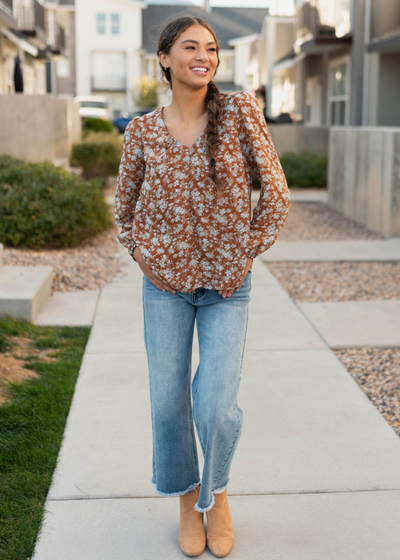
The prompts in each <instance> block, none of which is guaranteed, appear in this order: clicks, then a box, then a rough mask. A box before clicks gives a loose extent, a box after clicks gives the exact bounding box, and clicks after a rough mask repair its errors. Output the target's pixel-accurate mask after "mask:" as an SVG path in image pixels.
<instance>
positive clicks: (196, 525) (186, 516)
mask: <svg viewBox="0 0 400 560" xmlns="http://www.w3.org/2000/svg"><path fill="white" fill-rule="evenodd" d="M198 500H199V488H196V490H193V491H192V492H187V493H186V494H183V496H179V501H180V516H181V517H180V523H179V537H178V542H179V546H180V547H181V550H182V552H183V553H184V554H186V556H198V555H199V554H201V553H202V552H203V550H204V549H205V547H206V534H205V532H204V524H203V516H204V514H203V513H201V512H200V511H197V510H195V509H194V504H195V503H197V502H198Z"/></svg>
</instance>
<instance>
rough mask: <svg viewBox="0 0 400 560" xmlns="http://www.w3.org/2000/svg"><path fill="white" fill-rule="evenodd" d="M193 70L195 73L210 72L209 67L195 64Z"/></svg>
mask: <svg viewBox="0 0 400 560" xmlns="http://www.w3.org/2000/svg"><path fill="white" fill-rule="evenodd" d="M191 70H192V72H194V73H195V74H207V72H208V68H202V67H201V66H194V67H193V68H191Z"/></svg>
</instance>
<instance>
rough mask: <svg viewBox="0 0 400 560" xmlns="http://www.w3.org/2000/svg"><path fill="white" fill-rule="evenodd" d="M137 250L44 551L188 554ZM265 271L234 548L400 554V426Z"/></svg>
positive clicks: (113, 290)
mask: <svg viewBox="0 0 400 560" xmlns="http://www.w3.org/2000/svg"><path fill="white" fill-rule="evenodd" d="M124 259H127V263H128V264H129V273H128V275H127V276H126V277H125V278H120V279H118V280H115V281H114V282H113V284H111V285H109V286H108V287H107V288H105V289H103V290H102V292H101V295H100V300H99V303H98V306H97V311H96V315H95V320H94V325H93V328H92V332H91V335H90V338H89V341H88V345H87V348H86V351H85V354H84V358H83V362H82V366H81V371H80V375H79V378H78V381H77V385H76V390H75V394H74V398H73V402H72V406H71V410H70V414H69V416H68V420H67V425H66V430H65V434H64V436H65V437H64V440H63V444H62V448H61V450H60V454H59V459H58V464H57V468H56V471H55V473H54V476H53V481H52V485H51V488H50V491H49V494H48V496H47V500H46V505H45V510H46V515H45V524H44V527H43V530H42V532H41V535H40V537H39V541H38V543H37V546H36V550H35V554H34V556H33V560H54V558H57V560H82V559H85V560H103V559H104V560H110V559H117V560H128V559H129V560H132V559H138V560H139V559H140V560H155V559H158V558H168V559H171V560H173V559H179V558H180V559H182V558H185V556H184V555H183V553H182V552H181V551H180V549H179V546H178V543H177V537H178V530H179V500H178V498H163V497H160V496H157V495H156V494H155V493H154V491H153V487H152V485H151V483H150V477H151V452H152V438H151V417H150V400H149V387H148V377H147V359H146V354H145V349H144V341H143V317H142V299H141V286H142V273H141V271H140V268H139V267H138V266H137V265H136V264H135V263H133V261H132V260H131V259H130V257H129V255H127V254H126V255H125V254H124ZM252 282H253V287H252V292H251V303H250V321H249V328H248V338H247V343H246V352H245V357H244V362H243V375H242V382H241V388H240V393H239V406H240V407H241V408H242V409H243V412H244V424H243V432H242V437H241V440H240V442H239V446H238V449H237V452H236V455H235V459H234V461H233V466H232V470H231V478H230V483H229V485H228V493H229V496H230V498H229V501H230V505H231V511H232V517H233V523H234V529H235V546H234V548H233V551H232V553H231V554H230V555H229V558H232V560H234V559H240V560H243V559H244V558H246V560H256V559H257V560H264V559H265V558H268V559H269V560H314V559H315V560H322V559H328V558H329V560H336V559H337V560H356V559H357V560H361V559H362V560H377V559H379V560H398V557H399V551H400V532H399V531H398V527H399V525H400V438H398V436H397V435H396V434H395V432H394V431H393V430H392V428H391V427H390V426H389V425H388V424H387V423H386V421H385V420H384V418H383V417H382V416H381V415H380V414H379V412H378V411H377V409H376V408H375V407H374V406H373V404H372V403H371V402H370V401H369V400H368V398H367V397H366V396H365V395H364V393H363V392H362V391H361V389H360V388H359V387H358V385H357V384H356V382H355V381H354V380H353V379H352V377H351V376H350V375H349V374H348V373H347V371H346V370H345V369H344V367H343V366H342V365H341V363H340V362H339V361H338V360H337V359H336V357H335V356H334V354H333V353H332V352H331V350H330V349H329V348H328V347H327V346H326V344H325V342H324V341H323V340H322V338H321V337H320V336H319V335H318V333H317V332H316V331H315V330H314V328H313V327H312V326H311V325H310V323H309V322H308V321H307V320H306V318H305V317H304V316H303V315H302V313H301V312H300V310H299V309H298V308H297V307H296V305H294V304H293V302H292V301H291V300H290V298H289V297H288V295H287V294H286V292H285V291H284V290H283V289H282V288H281V287H280V286H279V285H278V283H277V282H276V281H275V279H274V278H273V277H272V275H271V274H269V272H268V270H267V269H266V267H265V265H263V263H262V262H261V261H260V259H256V260H255V262H254V265H253V276H252ZM196 338H197V334H196V333H195V344H194V355H193V363H192V366H193V370H192V371H193V373H194V371H195V369H196V367H197V363H198V359H199V356H198V344H197V340H196ZM199 457H200V458H202V455H201V451H200V447H199ZM201 463H202V461H201ZM201 466H202V465H201ZM202 557H204V558H213V556H212V555H211V553H210V552H209V551H208V549H206V551H205V552H204V554H203V555H202Z"/></svg>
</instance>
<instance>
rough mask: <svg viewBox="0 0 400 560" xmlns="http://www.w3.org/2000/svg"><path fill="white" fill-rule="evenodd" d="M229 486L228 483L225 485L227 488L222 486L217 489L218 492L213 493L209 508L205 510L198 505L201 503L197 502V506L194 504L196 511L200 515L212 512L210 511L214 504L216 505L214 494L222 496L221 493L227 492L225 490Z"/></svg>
mask: <svg viewBox="0 0 400 560" xmlns="http://www.w3.org/2000/svg"><path fill="white" fill-rule="evenodd" d="M227 485H228V483H227V484H225V486H221V488H217V489H216V490H213V491H212V492H211V503H210V505H209V506H207V507H205V508H201V507H199V506H198V505H197V504H198V503H199V502H197V504H194V509H195V510H196V511H199V512H200V513H206V512H207V511H210V509H212V507H213V506H214V504H215V497H214V494H221V493H222V492H223V491H224V490H225V488H226V487H227Z"/></svg>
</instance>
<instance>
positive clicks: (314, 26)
mask: <svg viewBox="0 0 400 560" xmlns="http://www.w3.org/2000/svg"><path fill="white" fill-rule="evenodd" d="M350 3H351V0H335V2H329V1H328V0H309V2H306V3H305V4H303V5H302V6H301V7H300V8H299V9H298V10H297V14H296V24H295V30H296V38H297V40H299V41H300V42H301V40H302V39H304V38H306V37H311V36H313V37H315V36H317V35H325V36H329V35H330V36H334V37H335V36H336V37H342V36H343V35H345V34H346V33H349V31H350Z"/></svg>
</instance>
